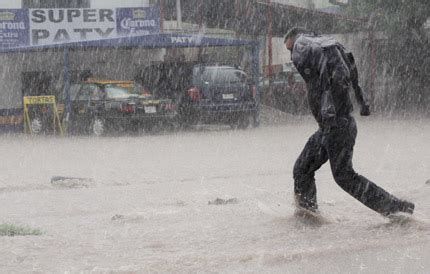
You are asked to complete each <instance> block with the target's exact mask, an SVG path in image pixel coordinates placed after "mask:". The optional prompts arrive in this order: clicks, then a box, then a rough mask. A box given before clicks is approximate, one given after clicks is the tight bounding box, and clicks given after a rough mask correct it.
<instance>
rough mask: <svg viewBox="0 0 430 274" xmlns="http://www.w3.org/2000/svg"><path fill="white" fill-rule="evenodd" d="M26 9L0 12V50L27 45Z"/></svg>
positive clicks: (27, 25) (27, 24)
mask: <svg viewBox="0 0 430 274" xmlns="http://www.w3.org/2000/svg"><path fill="white" fill-rule="evenodd" d="M28 29H29V20H28V10H27V9H2V10H0V48H16V47H22V46H27V45H28V44H29V32H28Z"/></svg>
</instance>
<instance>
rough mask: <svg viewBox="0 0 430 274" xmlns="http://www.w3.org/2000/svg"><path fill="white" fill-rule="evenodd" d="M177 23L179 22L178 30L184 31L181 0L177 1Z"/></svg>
mask: <svg viewBox="0 0 430 274" xmlns="http://www.w3.org/2000/svg"><path fill="white" fill-rule="evenodd" d="M176 22H177V27H178V29H182V9H181V0H176Z"/></svg>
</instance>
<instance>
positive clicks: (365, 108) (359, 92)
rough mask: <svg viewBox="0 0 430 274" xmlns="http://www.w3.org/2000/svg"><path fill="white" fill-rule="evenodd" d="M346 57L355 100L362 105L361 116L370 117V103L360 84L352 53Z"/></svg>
mask: <svg viewBox="0 0 430 274" xmlns="http://www.w3.org/2000/svg"><path fill="white" fill-rule="evenodd" d="M345 55H346V58H345V57H344V59H345V61H346V62H347V63H348V66H349V70H350V75H351V83H352V88H353V89H354V93H355V98H356V99H357V102H358V103H359V104H360V107H361V110H360V115H362V116H369V115H370V107H369V101H368V99H367V96H366V94H365V93H364V91H363V89H362V88H361V87H360V85H359V84H358V70H357V66H356V65H355V59H354V56H353V55H352V53H351V52H348V53H346V54H345Z"/></svg>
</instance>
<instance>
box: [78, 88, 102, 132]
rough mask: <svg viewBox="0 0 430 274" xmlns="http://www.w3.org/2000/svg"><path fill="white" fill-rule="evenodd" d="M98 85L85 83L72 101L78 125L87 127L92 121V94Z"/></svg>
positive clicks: (81, 127) (83, 127)
mask: <svg viewBox="0 0 430 274" xmlns="http://www.w3.org/2000/svg"><path fill="white" fill-rule="evenodd" d="M97 89H98V87H97V85H96V84H89V83H84V84H82V85H81V87H80V89H79V91H78V92H77V94H76V97H75V98H74V99H73V101H72V112H73V116H74V120H75V123H76V126H77V127H78V128H79V129H85V128H87V127H88V125H89V124H90V122H91V106H90V103H91V96H92V95H93V94H94V91H95V90H97Z"/></svg>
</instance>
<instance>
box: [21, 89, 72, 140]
mask: <svg viewBox="0 0 430 274" xmlns="http://www.w3.org/2000/svg"><path fill="white" fill-rule="evenodd" d="M23 101H24V122H25V126H26V127H25V131H26V132H30V134H33V131H32V130H31V126H30V123H31V121H30V115H29V113H28V106H29V105H52V107H53V113H54V119H53V123H54V133H55V130H56V122H57V125H58V129H59V130H60V134H61V135H63V127H62V125H61V121H60V116H59V115H58V109H57V104H56V103H55V96H53V95H48V96H24V98H23Z"/></svg>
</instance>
